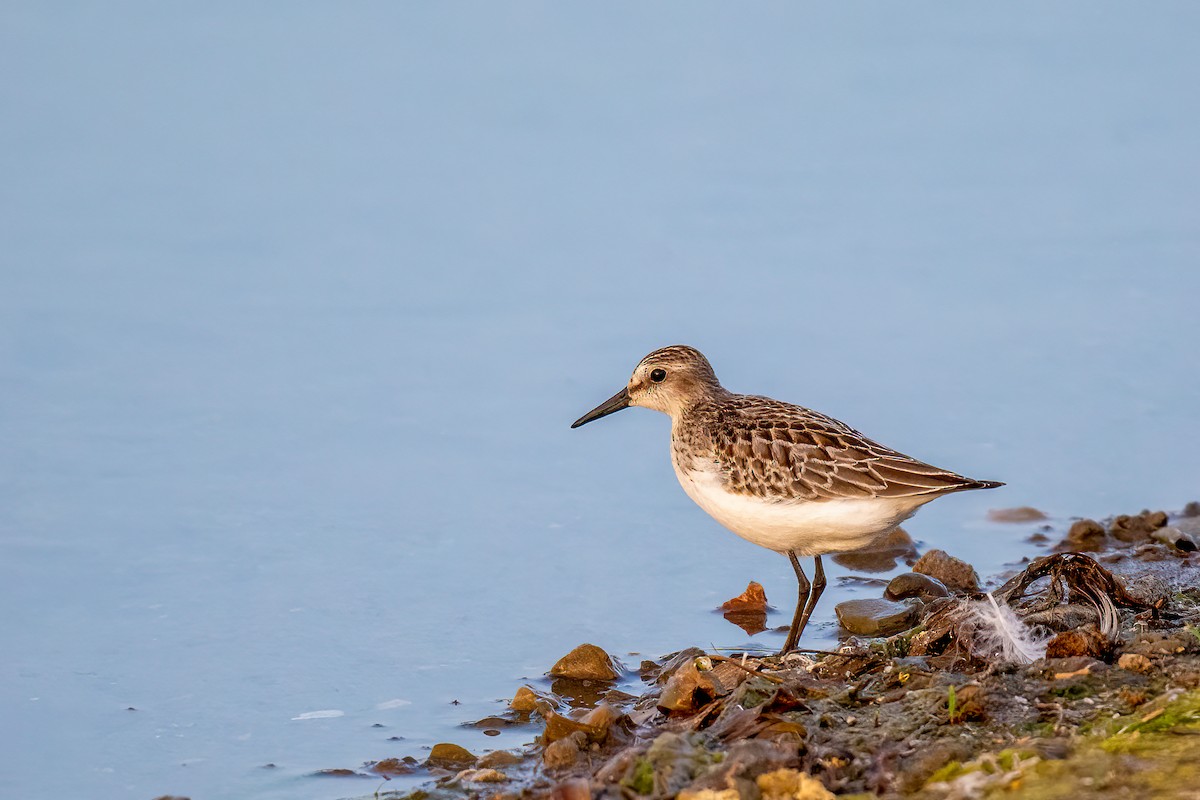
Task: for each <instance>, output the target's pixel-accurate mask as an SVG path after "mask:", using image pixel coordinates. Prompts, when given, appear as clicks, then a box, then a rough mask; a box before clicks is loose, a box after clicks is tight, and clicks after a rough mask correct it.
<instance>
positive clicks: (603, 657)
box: [550, 644, 620, 681]
mask: <svg viewBox="0 0 1200 800" xmlns="http://www.w3.org/2000/svg"><path fill="white" fill-rule="evenodd" d="M619 675H620V671H619V670H618V669H617V665H616V663H615V662H614V661H613V658H612V656H610V655H609V654H608V653H606V652H604V651H603V650H602V649H600V648H599V647H597V646H596V645H594V644H581V645H579V646H578V647H576V648H575V649H574V650H572V651H571V652H569V653H567V654H566V655H565V656H563V657H562V658H560V659H559V660H558V662H557V663H556V664H555V665H554V666H553V667H551V668H550V677H552V678H571V679H574V680H580V681H615V680H616V679H617V678H618V677H619Z"/></svg>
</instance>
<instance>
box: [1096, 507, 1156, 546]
mask: <svg viewBox="0 0 1200 800" xmlns="http://www.w3.org/2000/svg"><path fill="white" fill-rule="evenodd" d="M1166 524H1167V514H1166V512H1164V511H1143V512H1142V513H1141V514H1137V515H1136V516H1130V515H1128V514H1122V515H1120V516H1118V517H1115V518H1114V519H1113V521H1112V524H1111V525H1110V526H1109V529H1108V532H1109V534H1110V535H1111V536H1112V537H1113V538H1114V539H1116V540H1118V541H1121V542H1127V543H1137V542H1144V541H1147V540H1148V539H1149V538H1150V535H1151V534H1152V533H1154V532H1155V531H1156V530H1158V529H1159V528H1161V527H1162V526H1164V525H1166Z"/></svg>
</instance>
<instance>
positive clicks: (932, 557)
mask: <svg viewBox="0 0 1200 800" xmlns="http://www.w3.org/2000/svg"><path fill="white" fill-rule="evenodd" d="M913 572H919V573H921V574H922V575H928V576H930V577H931V578H937V579H938V580H939V581H941V582H942V583H944V584H945V585H946V587H947V588H949V589H953V590H954V591H962V592H978V591H979V575H978V574H977V573H976V572H975V568H974V567H972V566H971V565H970V564H968V563H967V562H965V561H963V560H962V559H960V558H955V557H954V556H952V555H950V554H949V553H947V552H946V551H944V550H930V551H929V552H928V553H926V554H925V555H923V556H921V558H920V559H918V560H917V563H916V564H913Z"/></svg>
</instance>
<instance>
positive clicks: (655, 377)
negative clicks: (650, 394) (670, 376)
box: [650, 369, 667, 383]
mask: <svg viewBox="0 0 1200 800" xmlns="http://www.w3.org/2000/svg"><path fill="white" fill-rule="evenodd" d="M666 379H667V371H666V370H665V369H655V370H651V371H650V380H652V381H654V382H655V383H662V382H663V381H665V380H666Z"/></svg>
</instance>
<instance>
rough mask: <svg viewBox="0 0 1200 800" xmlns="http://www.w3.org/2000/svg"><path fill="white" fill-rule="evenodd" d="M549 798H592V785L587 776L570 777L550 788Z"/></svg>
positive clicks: (558, 799) (570, 799)
mask: <svg viewBox="0 0 1200 800" xmlns="http://www.w3.org/2000/svg"><path fill="white" fill-rule="evenodd" d="M550 800H592V786H591V784H590V783H588V779H587V778H572V779H571V780H569V781H563V782H562V783H560V784H558V785H557V786H555V787H554V788H553V789H551V790H550Z"/></svg>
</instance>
